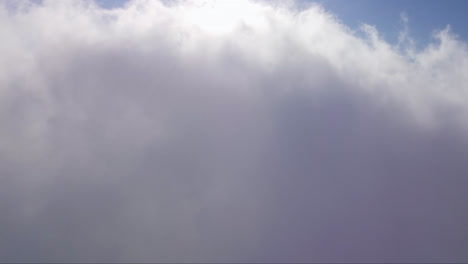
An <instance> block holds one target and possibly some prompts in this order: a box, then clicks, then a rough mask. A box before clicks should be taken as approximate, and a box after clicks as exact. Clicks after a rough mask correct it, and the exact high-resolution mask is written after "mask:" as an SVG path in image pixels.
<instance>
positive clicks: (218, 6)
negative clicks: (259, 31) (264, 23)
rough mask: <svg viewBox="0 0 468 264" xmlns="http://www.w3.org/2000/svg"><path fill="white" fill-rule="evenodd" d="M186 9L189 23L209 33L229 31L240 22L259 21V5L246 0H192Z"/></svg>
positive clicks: (256, 23) (256, 22)
mask: <svg viewBox="0 0 468 264" xmlns="http://www.w3.org/2000/svg"><path fill="white" fill-rule="evenodd" d="M191 3H192V5H191V6H190V8H189V9H187V10H185V11H186V15H185V17H186V19H187V20H188V22H189V23H191V24H194V25H196V26H198V27H199V28H200V29H201V30H203V31H206V32H207V33H211V34H222V33H227V32H231V31H232V30H234V29H235V28H236V26H238V25H239V24H240V23H245V24H248V25H258V24H259V23H261V16H260V15H259V12H260V11H261V10H260V9H261V7H260V6H259V5H258V4H255V3H252V2H250V1H248V0H192V1H191Z"/></svg>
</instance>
